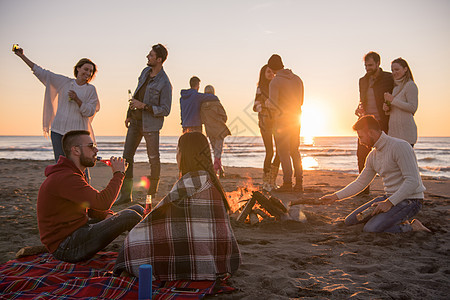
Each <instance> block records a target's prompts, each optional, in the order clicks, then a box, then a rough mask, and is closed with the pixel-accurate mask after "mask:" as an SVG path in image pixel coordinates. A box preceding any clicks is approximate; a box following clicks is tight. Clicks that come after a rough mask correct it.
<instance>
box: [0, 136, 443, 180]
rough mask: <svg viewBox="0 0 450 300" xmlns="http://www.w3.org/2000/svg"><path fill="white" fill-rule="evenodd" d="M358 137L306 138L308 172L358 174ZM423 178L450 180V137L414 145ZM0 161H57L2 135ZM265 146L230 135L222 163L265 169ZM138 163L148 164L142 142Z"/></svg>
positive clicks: (112, 139) (117, 149)
mask: <svg viewBox="0 0 450 300" xmlns="http://www.w3.org/2000/svg"><path fill="white" fill-rule="evenodd" d="M177 140H178V137H172V136H163V137H161V140H160V152H161V161H162V162H163V163H175V153H176V146H177ZM124 141H125V137H123V136H98V137H97V144H98V148H99V153H98V156H102V157H103V158H109V157H110V156H112V155H114V156H122V152H123V146H124ZM356 141H357V138H356V137H315V138H308V139H305V138H302V140H301V144H300V152H301V155H302V161H303V167H304V169H306V170H333V171H340V172H347V173H357V172H358V167H357V160H356ZM414 151H415V152H416V156H417V160H418V163H419V168H420V172H421V174H422V175H426V176H432V177H436V178H449V179H450V137H420V138H419V141H418V143H417V144H416V145H415V146H414ZM0 158H6V159H33V160H53V150H52V145H51V142H50V140H47V139H45V138H44V137H43V136H0ZM263 160H264V145H263V143H262V139H261V137H259V136H258V137H244V136H229V137H227V138H226V139H225V145H224V154H223V158H222V163H223V164H224V165H225V166H236V167H255V168H262V164H263ZM135 161H138V162H146V161H148V159H147V152H146V147H145V142H144V140H142V142H141V144H140V146H139V147H138V150H137V152H136V156H135Z"/></svg>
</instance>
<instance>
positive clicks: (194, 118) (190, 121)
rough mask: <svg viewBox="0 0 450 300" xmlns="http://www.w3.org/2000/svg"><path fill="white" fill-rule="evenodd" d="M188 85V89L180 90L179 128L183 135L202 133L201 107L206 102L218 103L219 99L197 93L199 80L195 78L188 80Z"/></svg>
mask: <svg viewBox="0 0 450 300" xmlns="http://www.w3.org/2000/svg"><path fill="white" fill-rule="evenodd" d="M189 85H190V86H191V88H190V89H188V90H181V98H180V111H181V127H183V133H185V132H202V119H201V116H200V108H201V105H202V103H203V102H206V101H219V98H217V96H215V95H213V94H203V93H199V92H198V89H199V88H200V79H199V78H198V77H197V76H193V77H192V78H191V79H190V80H189Z"/></svg>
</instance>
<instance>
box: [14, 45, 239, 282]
mask: <svg viewBox="0 0 450 300" xmlns="http://www.w3.org/2000/svg"><path fill="white" fill-rule="evenodd" d="M14 52H15V54H16V55H17V56H19V57H20V58H21V59H22V60H23V61H24V62H25V63H26V64H27V65H28V66H29V67H30V68H31V69H32V70H33V72H34V74H35V75H36V76H37V77H38V78H39V80H41V81H42V83H43V84H44V85H45V87H46V90H45V100H44V131H46V132H48V131H49V130H50V129H51V137H52V144H53V148H54V153H55V161H56V164H55V165H51V166H48V167H47V168H46V170H45V175H46V177H47V178H46V180H45V181H44V182H43V184H42V185H41V187H40V189H39V194H38V199H37V219H38V227H39V234H40V238H41V242H42V243H43V244H44V245H45V246H46V248H47V249H48V251H49V252H51V253H52V254H53V255H54V256H55V257H56V258H58V259H60V260H63V261H67V262H79V261H83V260H87V259H90V258H92V257H93V256H94V255H95V254H96V253H97V252H98V251H100V250H102V249H103V248H104V247H106V246H107V245H108V244H109V243H111V242H112V241H113V240H114V239H115V238H116V237H118V236H119V235H120V234H122V233H123V232H125V231H130V232H129V235H128V236H127V238H126V240H125V242H124V245H123V249H122V251H121V252H120V254H119V256H118V258H117V263H116V269H115V272H116V274H117V275H120V274H122V273H123V272H125V273H129V274H131V275H134V276H138V275H139V272H138V269H139V266H140V265H141V264H142V263H143V261H145V262H148V263H150V264H152V265H153V270H154V275H155V276H156V278H158V279H160V280H176V279H191V280H214V279H216V278H217V277H220V276H226V274H229V273H233V272H234V271H236V270H237V268H238V267H239V265H240V252H239V248H238V245H237V242H236V239H235V237H234V234H233V231H232V228H231V225H230V221H229V218H228V211H229V209H230V207H229V205H228V202H227V199H226V196H225V193H224V191H223V188H222V185H221V183H220V181H219V180H218V178H217V176H216V174H217V168H216V170H215V165H214V164H213V162H212V159H211V151H210V147H209V143H208V140H207V138H206V137H205V136H204V135H203V134H202V133H201V131H202V130H201V125H202V122H203V123H205V125H206V132H207V134H208V136H209V138H210V141H211V144H212V146H213V149H214V152H215V153H216V149H219V148H220V151H221V148H222V146H223V138H224V137H225V136H226V135H227V134H230V133H229V130H228V128H226V126H225V122H226V114H225V111H224V110H223V107H222V106H221V105H220V102H219V101H218V98H217V97H216V96H214V95H213V94H214V89H213V88H212V86H209V87H208V88H207V89H206V93H207V94H206V95H208V97H205V98H208V100H210V101H207V103H203V104H202V107H201V112H200V109H199V107H195V111H193V110H192V109H191V111H190V112H189V113H188V116H189V114H191V115H194V117H193V118H190V119H189V118H187V117H186V119H185V118H184V117H185V113H186V110H185V109H184V107H183V108H182V121H183V135H182V136H181V137H180V138H179V141H178V146H177V164H178V168H179V170H180V179H179V180H178V181H177V182H176V183H175V185H174V186H173V188H172V190H171V192H170V193H169V194H168V195H166V196H165V197H164V198H163V199H162V200H161V201H160V202H159V203H158V205H157V206H156V207H155V208H154V209H153V210H152V211H151V212H147V211H145V210H144V208H143V207H142V206H141V205H139V204H136V205H132V206H130V207H128V208H126V209H124V210H121V211H119V212H117V213H114V212H113V211H112V210H111V207H112V205H113V204H123V203H128V202H131V201H132V188H133V162H134V155H135V153H136V150H137V147H138V146H139V144H140V141H141V139H142V137H144V139H145V142H146V147H147V154H148V157H149V163H150V175H149V176H148V179H149V182H150V186H149V188H148V192H147V193H148V195H154V194H155V193H156V192H157V189H158V184H159V178H160V172H161V168H160V155H159V132H160V130H161V128H162V126H163V123H164V117H166V116H168V115H169V113H170V110H171V104H172V86H171V83H170V80H169V78H168V76H167V74H166V73H165V71H164V68H163V63H164V61H165V60H166V58H167V54H168V52H167V49H166V48H165V47H164V46H163V45H161V44H157V45H154V46H152V49H151V51H150V53H149V54H148V55H147V67H145V68H144V69H143V71H142V72H141V75H140V76H139V79H138V85H137V88H136V91H135V92H134V94H133V95H132V98H131V99H130V100H129V108H128V111H127V116H126V119H125V126H126V127H127V129H128V130H127V135H126V139H125V146H124V154H123V158H117V157H111V159H110V161H109V164H110V166H111V169H112V172H113V176H112V178H111V180H110V182H109V183H108V185H107V187H106V188H105V189H103V190H102V191H98V190H96V189H95V188H94V187H92V186H91V185H90V184H89V179H88V176H87V175H86V174H85V173H86V171H87V170H88V168H89V167H93V166H94V165H95V163H96V162H97V152H98V149H97V145H96V143H95V138H94V135H93V131H92V127H91V121H92V118H93V117H94V115H95V113H96V112H97V111H98V110H99V107H100V106H99V100H98V96H97V93H96V90H95V87H94V86H92V85H91V84H89V81H90V80H91V79H92V77H93V76H94V74H95V72H96V66H95V64H94V63H93V62H92V61H90V60H88V59H82V60H80V62H79V63H77V65H76V66H75V67H74V75H75V77H76V79H71V78H69V77H65V76H62V75H58V74H54V73H53V72H51V71H48V70H44V69H42V68H41V67H39V66H38V65H36V64H34V63H33V62H32V61H31V60H29V59H28V58H27V57H26V56H25V55H24V51H23V49H21V48H18V49H15V50H14ZM197 79H198V78H197ZM195 81H196V80H191V82H192V84H191V87H192V88H193V90H195V91H197V90H198V87H199V80H198V82H197V83H196V84H195ZM193 94H195V93H193ZM197 94H198V93H197ZM183 96H184V91H182V99H181V101H183ZM202 102H204V101H200V103H202ZM182 103H183V102H182ZM203 106H205V107H204V108H203ZM210 110H211V111H213V114H215V113H217V114H218V116H214V115H213V114H211V113H210V112H208V111H210ZM199 113H201V118H199V117H198V114H199ZM211 118H214V119H215V120H214V121H211V120H210V119H211ZM188 119H189V121H198V119H200V123H195V122H194V123H192V124H189V126H184V125H185V124H184V121H185V120H188ZM194 119H195V120H194ZM202 120H203V121H202ZM217 124H219V125H217ZM198 125H199V126H200V129H199V128H196V130H188V129H186V130H185V129H184V127H190V126H198ZM218 126H219V130H218V129H217V128H216V127H218ZM220 126H225V127H224V128H226V130H223V128H222V127H220ZM227 130H228V131H227ZM218 131H219V132H220V134H217V132H218ZM224 134H225V135H224ZM217 139H219V141H216V140H217ZM220 154H221V153H219V154H217V155H216V158H218V160H219V161H220ZM216 161H217V160H216ZM220 166H221V164H220ZM119 192H120V193H119ZM144 217H145V219H144ZM143 219H144V220H145V221H144V222H141V221H142V220H143ZM137 224H140V225H139V226H136V225H137ZM150 229H152V230H153V231H152V230H150ZM149 230H150V231H149ZM136 244H137V245H138V246H136ZM144 244H146V245H148V247H149V249H151V250H152V251H150V252H151V253H148V251H147V250H149V249H147V250H146V249H143V247H142V245H144Z"/></svg>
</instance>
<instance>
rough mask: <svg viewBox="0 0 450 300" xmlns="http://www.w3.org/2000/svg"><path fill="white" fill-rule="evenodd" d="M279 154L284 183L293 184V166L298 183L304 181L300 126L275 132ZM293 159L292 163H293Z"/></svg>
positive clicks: (278, 129)
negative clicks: (300, 148)
mask: <svg viewBox="0 0 450 300" xmlns="http://www.w3.org/2000/svg"><path fill="white" fill-rule="evenodd" d="M274 137H275V144H276V147H277V153H278V156H279V157H280V162H281V168H282V169H283V183H286V184H289V183H292V165H294V174H295V178H296V181H297V182H298V181H302V179H303V168H302V160H301V157H300V150H299V149H298V148H299V146H300V125H299V126H290V127H281V128H277V129H275V132H274ZM291 158H292V163H291Z"/></svg>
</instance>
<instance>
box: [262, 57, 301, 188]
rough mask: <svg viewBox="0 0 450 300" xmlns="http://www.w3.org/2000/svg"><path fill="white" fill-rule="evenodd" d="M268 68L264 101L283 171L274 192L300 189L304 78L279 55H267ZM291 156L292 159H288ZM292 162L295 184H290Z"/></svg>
mask: <svg viewBox="0 0 450 300" xmlns="http://www.w3.org/2000/svg"><path fill="white" fill-rule="evenodd" d="M267 65H268V67H269V68H270V69H272V71H273V72H274V73H275V77H274V78H273V79H272V81H271V82H270V84H269V100H268V101H267V102H266V104H267V106H268V108H269V109H270V111H271V114H272V118H273V131H274V138H275V146H276V149H277V153H278V155H279V157H280V161H281V168H282V170H283V185H282V186H280V187H279V188H277V189H275V191H277V192H292V191H294V192H302V191H303V168H302V160H301V157H300V151H299V149H298V148H299V146H300V115H301V112H302V105H303V95H304V90H303V81H302V80H301V79H300V77H298V76H297V75H295V74H294V73H293V72H292V71H291V70H289V69H285V68H284V65H283V62H282V60H281V57H280V56H279V55H277V54H274V55H272V56H271V57H270V59H269V61H268V63H267ZM291 159H292V162H291ZM292 165H293V166H294V176H295V186H294V187H292Z"/></svg>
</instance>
